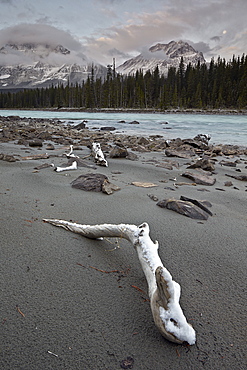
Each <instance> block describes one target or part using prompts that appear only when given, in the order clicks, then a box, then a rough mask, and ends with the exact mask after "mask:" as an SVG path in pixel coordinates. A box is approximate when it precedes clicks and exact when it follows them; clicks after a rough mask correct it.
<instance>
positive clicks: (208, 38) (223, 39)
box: [84, 0, 247, 64]
mask: <svg viewBox="0 0 247 370" xmlns="http://www.w3.org/2000/svg"><path fill="white" fill-rule="evenodd" d="M98 1H99V2H106V3H107V2H108V3H109V1H108V0H98ZM133 2H135V1H134V0H133ZM113 3H116V2H113ZM135 3H136V2H135ZM142 3H145V1H144V0H143V1H140V2H139V11H136V12H135V11H133V12H131V9H133V8H127V7H126V9H128V10H129V12H126V14H125V17H127V18H126V19H125V21H124V22H122V23H121V24H120V25H118V24H114V25H112V26H110V27H108V28H105V29H101V30H98V33H100V36H97V35H91V36H90V37H87V38H85V39H84V40H85V44H86V45H87V51H88V53H89V54H91V55H93V56H94V58H96V59H97V58H98V59H99V58H101V60H104V61H105V63H106V59H107V55H108V54H109V50H115V49H116V50H121V51H122V53H123V54H128V55H132V56H136V55H138V54H139V53H140V52H141V51H143V49H144V48H146V50H147V49H148V48H149V47H150V46H151V45H153V44H156V43H157V42H161V43H168V42H170V41H172V40H175V41H178V40H180V39H182V40H189V41H188V42H189V43H190V44H191V45H192V46H193V47H194V48H195V49H196V50H198V51H201V52H203V53H204V56H205V58H206V59H210V58H211V57H212V56H214V55H216V56H218V55H219V54H218V53H219V52H220V53H222V54H225V55H223V57H226V58H229V59H230V58H231V57H232V50H234V51H235V52H236V53H238V54H239V53H240V54H241V53H242V52H243V51H244V50H245V49H246V45H247V38H246V32H245V31H246V30H247V25H246V19H245V18H246V13H247V1H246V0H237V1H236V2H233V1H232V0H218V1H217V2H216V1H215V0H208V1H206V2H205V1H200V2H199V1H198V0H187V1H186V7H185V6H184V0H172V1H171V0H170V1H169V0H167V1H161V2H159V1H158V0H157V2H155V3H154V5H153V3H152V5H150V9H151V8H152V6H155V5H157V4H159V9H158V10H154V11H153V12H150V11H149V12H147V11H143V8H142ZM240 28H241V29H243V30H244V32H242V34H241V35H239V36H238V37H237V36H236V35H237V32H238V30H239V29H240ZM233 44H234V45H235V46H234V47H233ZM116 57H117V58H120V59H119V60H117V64H120V63H121V62H123V60H121V56H120V55H119V56H117V55H116Z"/></svg>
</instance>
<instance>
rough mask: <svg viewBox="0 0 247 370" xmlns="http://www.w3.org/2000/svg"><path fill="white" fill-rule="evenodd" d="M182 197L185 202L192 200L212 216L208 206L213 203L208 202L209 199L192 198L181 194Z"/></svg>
mask: <svg viewBox="0 0 247 370" xmlns="http://www.w3.org/2000/svg"><path fill="white" fill-rule="evenodd" d="M180 199H181V200H184V201H185V202H191V203H193V204H195V205H196V206H197V207H199V208H201V209H202V210H203V211H205V212H207V213H208V214H209V215H210V216H213V214H212V212H211V211H210V210H209V209H208V207H212V204H211V203H210V202H208V201H207V200H197V199H192V198H188V197H185V196H184V195H181V197H180Z"/></svg>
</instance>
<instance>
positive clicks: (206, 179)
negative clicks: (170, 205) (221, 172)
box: [182, 171, 216, 186]
mask: <svg viewBox="0 0 247 370" xmlns="http://www.w3.org/2000/svg"><path fill="white" fill-rule="evenodd" d="M182 176H183V177H187V178H188V179H190V180H192V181H193V182H195V183H196V184H201V185H209V186H212V185H214V184H215V182H216V179H215V178H213V177H212V176H207V175H204V174H201V173H199V172H198V173H192V172H188V171H186V172H184V173H183V174H182Z"/></svg>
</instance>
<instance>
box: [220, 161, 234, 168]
mask: <svg viewBox="0 0 247 370" xmlns="http://www.w3.org/2000/svg"><path fill="white" fill-rule="evenodd" d="M219 164H221V166H227V167H236V166H237V164H236V162H229V161H224V160H223V161H220V162H219Z"/></svg>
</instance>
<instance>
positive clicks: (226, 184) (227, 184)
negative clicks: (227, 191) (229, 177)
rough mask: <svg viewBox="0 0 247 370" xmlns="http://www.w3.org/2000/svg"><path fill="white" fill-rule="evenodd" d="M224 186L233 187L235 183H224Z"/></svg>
mask: <svg viewBox="0 0 247 370" xmlns="http://www.w3.org/2000/svg"><path fill="white" fill-rule="evenodd" d="M224 185H225V186H232V185H233V183H232V182H231V181H226V182H225V183H224Z"/></svg>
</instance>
